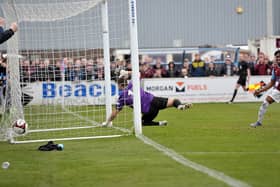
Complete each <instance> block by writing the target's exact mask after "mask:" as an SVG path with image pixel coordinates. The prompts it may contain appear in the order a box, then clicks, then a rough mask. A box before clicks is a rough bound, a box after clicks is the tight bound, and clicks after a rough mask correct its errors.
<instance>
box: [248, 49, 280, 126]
mask: <svg viewBox="0 0 280 187" xmlns="http://www.w3.org/2000/svg"><path fill="white" fill-rule="evenodd" d="M274 57H275V60H274V63H273V69H272V76H271V81H270V82H269V83H268V84H266V86H265V87H263V88H261V89H259V90H256V91H255V93H254V95H255V96H258V95H260V94H261V93H262V92H265V91H267V90H269V89H270V88H272V87H273V88H272V89H271V91H270V92H269V93H268V95H267V96H266V98H265V100H264V101H263V103H262V105H261V107H260V109H259V113H258V120H257V122H255V123H252V124H250V126H251V127H257V126H261V125H262V121H263V117H264V114H265V113H266V110H267V108H268V106H269V105H270V104H272V103H274V102H277V103H279V102H280V50H278V51H276V52H275V53H274Z"/></svg>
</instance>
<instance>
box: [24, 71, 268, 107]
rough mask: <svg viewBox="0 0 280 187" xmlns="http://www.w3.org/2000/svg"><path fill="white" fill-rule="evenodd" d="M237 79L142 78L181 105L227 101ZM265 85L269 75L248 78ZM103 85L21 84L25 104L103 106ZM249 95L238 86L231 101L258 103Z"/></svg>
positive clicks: (114, 93)
mask: <svg viewBox="0 0 280 187" xmlns="http://www.w3.org/2000/svg"><path fill="white" fill-rule="evenodd" d="M237 80H238V77H237V76H234V77H213V78H210V77H201V78H187V79H184V78H162V79H143V80H142V85H143V88H144V90H145V91H147V92H150V93H152V94H154V95H155V96H161V97H176V98H178V99H180V100H182V101H183V102H192V103H203V102H227V101H229V100H230V99H231V97H232V94H233V91H234V88H235V85H236V82H237ZM262 80H263V81H264V82H266V83H268V82H269V81H270V76H254V77H251V80H250V83H251V84H253V83H258V82H260V81H262ZM104 83H105V82H104V81H92V82H86V81H82V82H70V81H67V82H64V83H62V82H34V83H27V84H24V85H23V88H22V90H23V94H24V98H25V102H27V103H28V104H29V105H46V104H62V103H64V105H103V104H105V94H104V93H105V84H104ZM111 91H112V101H113V103H115V102H116V100H117V98H118V87H117V84H116V83H115V82H112V84H111ZM263 97H264V96H262V97H261V98H259V99H258V98H256V97H254V96H253V94H252V93H248V92H244V91H243V89H242V88H241V87H240V88H239V90H238V93H237V96H236V99H235V101H237V102H252V101H262V100H263Z"/></svg>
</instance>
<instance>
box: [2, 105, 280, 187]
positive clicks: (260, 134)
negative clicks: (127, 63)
mask: <svg viewBox="0 0 280 187" xmlns="http://www.w3.org/2000/svg"><path fill="white" fill-rule="evenodd" d="M259 105H260V103H238V104H232V105H226V104H196V105H195V106H194V108H193V109H191V110H189V111H177V110H176V109H167V110H163V111H161V112H160V114H159V116H158V118H157V119H158V120H163V119H165V120H168V121H169V125H168V126H167V127H144V128H143V130H144V134H145V135H146V136H148V137H149V138H151V139H153V140H155V141H156V142H158V143H160V144H162V145H165V146H166V147H169V148H171V149H173V150H175V151H176V152H178V153H179V154H182V155H183V156H185V157H187V158H189V159H190V160H192V161H195V162H197V163H200V164H202V165H205V166H207V167H209V168H213V169H216V170H219V171H221V172H223V173H225V174H227V175H229V176H231V177H234V178H236V179H239V180H242V181H244V182H246V183H248V184H250V185H252V186H280V179H279V175H280V157H279V155H280V145H279V142H280V136H279V135H280V124H279V121H278V120H277V119H278V115H279V109H280V105H277V104H273V105H271V106H270V107H269V109H268V111H267V114H266V116H265V120H264V125H263V127H260V128H256V129H255V128H250V127H249V126H248V125H249V123H251V122H254V121H255V120H256V117H257V111H258V108H259ZM59 143H61V142H59ZM63 143H64V145H65V150H64V151H61V152H39V151H37V150H36V149H37V147H38V146H39V145H40V144H38V143H36V144H22V145H11V144H7V143H4V142H3V143H0V149H1V154H0V162H3V161H9V162H10V163H11V166H10V168H9V169H7V170H3V169H1V170H0V179H1V180H0V186H5V187H6V186H60V187H63V186H83V187H84V186H105V187H106V186H122V187H123V186H124V187H126V186H136V187H137V186H161V187H162V186H226V185H225V184H224V183H222V182H220V181H217V180H216V179H213V178H210V177H208V176H207V175H205V174H202V173H199V172H196V171H194V170H192V169H190V168H186V167H184V166H182V165H180V164H178V163H176V162H175V161H173V160H171V159H170V158H168V157H166V156H164V155H163V154H161V153H160V152H158V151H156V150H154V149H153V148H151V147H149V146H147V145H145V144H143V143H142V142H141V141H140V140H137V139H136V138H135V137H133V136H129V137H122V138H114V139H103V140H102V139H99V140H83V141H66V142H63Z"/></svg>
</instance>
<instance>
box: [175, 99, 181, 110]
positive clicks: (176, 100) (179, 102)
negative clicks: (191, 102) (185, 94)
mask: <svg viewBox="0 0 280 187" xmlns="http://www.w3.org/2000/svg"><path fill="white" fill-rule="evenodd" d="M179 105H181V101H179V100H178V99H174V101H173V106H174V107H175V108H178V106H179Z"/></svg>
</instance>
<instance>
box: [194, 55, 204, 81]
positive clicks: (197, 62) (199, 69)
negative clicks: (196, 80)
mask: <svg viewBox="0 0 280 187" xmlns="http://www.w3.org/2000/svg"><path fill="white" fill-rule="evenodd" d="M205 71H206V66H205V62H204V61H203V60H201V58H200V55H199V54H198V53H196V54H195V56H194V61H193V62H192V66H191V72H192V76H193V77H203V76H205Z"/></svg>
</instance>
